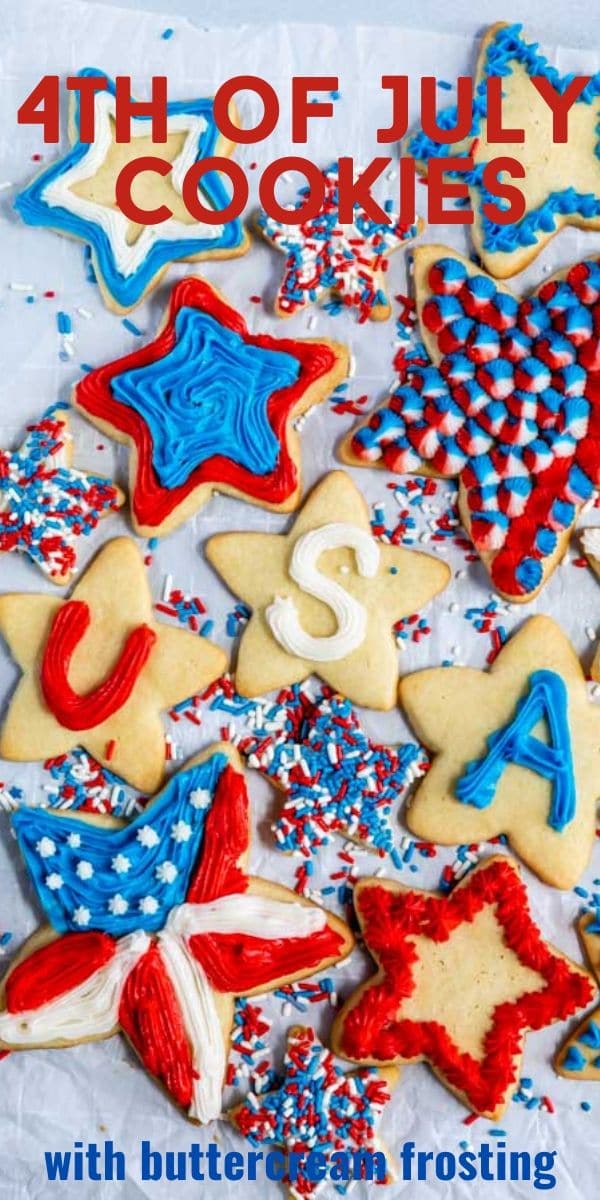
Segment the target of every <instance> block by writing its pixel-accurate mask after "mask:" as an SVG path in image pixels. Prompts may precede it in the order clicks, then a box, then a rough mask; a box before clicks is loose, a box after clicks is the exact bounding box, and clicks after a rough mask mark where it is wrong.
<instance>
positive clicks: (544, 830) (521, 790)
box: [400, 616, 600, 889]
mask: <svg viewBox="0 0 600 1200" xmlns="http://www.w3.org/2000/svg"><path fill="white" fill-rule="evenodd" d="M400 704H401V706H402V707H403V709H404V711H405V713H406V716H407V718H408V720H409V722H410V724H411V725H412V727H413V729H414V731H415V733H416V735H417V737H418V738H419V740H420V741H422V742H423V744H424V745H425V746H426V747H427V748H428V749H429V750H430V751H431V752H432V762H431V765H430V768H429V771H428V772H427V775H426V776H425V777H424V779H423V780H422V781H421V782H420V783H419V785H418V787H417V790H416V793H415V794H414V796H413V797H412V798H411V803H410V806H409V808H408V812H407V814H406V819H407V822H408V825H409V827H410V829H411V831H412V832H413V833H414V834H416V835H417V836H418V837H422V838H423V839H424V840H427V841H432V842H441V843H443V844H446V845H448V844H449V845H454V844H457V845H458V844H463V843H469V842H480V841H489V840H490V838H492V837H495V836H497V835H499V834H505V835H506V836H507V838H508V840H509V842H510V844H511V846H512V848H513V849H514V850H515V852H516V853H517V854H518V855H519V857H520V858H522V859H523V861H524V862H525V863H526V864H527V866H528V867H530V868H531V870H532V871H535V873H536V874H537V875H539V877H540V878H541V879H543V880H545V881H546V882H547V883H550V884H552V886H554V887H558V888H565V889H566V888H571V887H573V886H574V885H575V884H576V883H577V881H578V879H579V878H580V877H581V875H582V873H583V871H584V870H585V868H586V866H587V864H588V862H589V859H590V855H591V853H592V848H593V846H594V841H595V824H596V821H595V818H596V801H597V796H598V783H597V780H598V771H599V769H600V708H599V707H598V706H597V705H595V704H593V703H591V702H590V700H589V698H588V691H587V685H586V680H585V675H584V672H583V670H582V668H581V665H580V663H579V660H578V658H577V656H576V654H575V651H574V650H573V647H572V646H571V644H570V642H569V640H568V638H567V637H566V636H565V634H564V633H563V632H562V630H561V628H560V626H559V625H557V624H556V622H554V621H553V620H551V619H550V617H543V616H537V617H531V618H530V619H529V620H528V621H527V622H526V623H525V624H524V626H523V627H522V628H521V629H520V630H519V632H518V633H516V634H514V635H513V637H512V638H510V640H509V641H508V642H507V643H506V645H505V646H504V647H503V649H502V650H501V651H500V653H499V654H498V656H497V657H496V659H495V660H494V663H493V665H492V667H491V669H490V670H489V671H479V670H474V669H472V668H470V667H440V668H432V669H430V670H426V671H420V672H417V673H416V674H414V675H410V676H407V677H405V678H404V679H402V680H401V682H400Z"/></svg>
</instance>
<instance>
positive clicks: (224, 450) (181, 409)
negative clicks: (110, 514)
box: [73, 276, 349, 537]
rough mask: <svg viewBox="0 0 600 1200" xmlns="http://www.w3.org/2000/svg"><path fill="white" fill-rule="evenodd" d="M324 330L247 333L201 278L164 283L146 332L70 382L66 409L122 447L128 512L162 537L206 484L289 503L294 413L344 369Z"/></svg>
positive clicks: (295, 445) (292, 500)
mask: <svg viewBox="0 0 600 1200" xmlns="http://www.w3.org/2000/svg"><path fill="white" fill-rule="evenodd" d="M348 362H349V359H348V352H347V350H346V348H345V347H344V346H341V345H340V344H339V343H338V342H331V341H328V340H327V339H326V338H320V339H314V340H313V339H311V338H274V337H270V336H268V335H267V334H253V333H251V332H250V331H249V329H248V327H247V325H246V322H245V321H244V318H243V317H242V316H241V314H240V313H238V312H237V311H236V310H235V309H234V308H232V307H231V305H229V304H228V303H227V301H226V300H225V298H224V297H223V296H222V295H221V294H220V293H219V292H218V291H217V290H216V288H213V287H212V286H211V284H209V283H208V282H207V281H206V280H204V279H195V278H193V277H191V276H188V277H187V278H186V279H182V280H181V281H180V283H178V284H176V286H175V287H174V288H173V291H172V293H171V299H170V303H169V307H168V310H167V313H166V316H165V321H164V323H163V326H162V328H161V330H160V332H159V333H158V336H157V337H156V338H155V340H154V341H153V342H150V344H149V345H147V346H144V347H142V349H141V350H136V351H135V352H134V353H133V354H128V355H126V356H125V357H124V358H120V359H117V360H116V362H112V363H107V364H106V365H105V366H102V367H98V369H97V370H95V371H90V373H89V374H88V375H86V376H85V377H84V378H83V379H82V380H81V381H80V382H79V383H78V384H77V385H76V387H75V390H74V393H73V400H74V403H75V406H76V407H77V408H78V409H79V410H80V411H81V412H82V413H84V415H85V416H86V417H88V418H89V419H90V420H91V421H93V422H94V424H95V425H97V426H98V428H99V429H101V430H102V431H103V432H105V433H108V434H109V435H110V436H111V437H115V438H117V440H118V441H120V442H126V443H127V444H128V445H129V446H130V447H131V457H130V472H129V474H130V484H129V490H130V495H131V515H132V520H133V524H134V528H135V529H136V531H137V532H138V533H139V534H140V535H143V536H148V537H151V536H157V535H161V534H166V533H169V532H170V531H171V530H172V529H174V528H175V527H176V526H177V525H179V524H181V522H182V521H185V520H186V519H187V518H188V517H190V516H191V515H192V514H193V513H195V512H196V511H197V509H199V508H201V507H202V505H204V504H206V503H207V501H208V500H209V499H210V498H211V496H212V494H213V491H214V490H215V489H218V490H219V491H220V492H226V493H227V494H228V495H230V496H237V497H240V498H242V499H244V500H248V501H250V502H251V503H253V504H259V505H260V506H261V507H263V508H270V509H275V510H277V511H279V512H289V511H290V510H291V509H293V508H297V506H298V504H299V502H300V495H301V481H300V441H299V438H298V434H297V433H296V430H295V428H294V421H295V420H296V418H297V417H299V416H300V415H301V414H302V413H304V412H306V411H307V410H308V409H309V408H312V406H313V405H314V404H319V403H320V402H321V401H322V400H324V399H325V397H326V396H327V395H328V394H329V392H330V391H332V389H333V388H335V387H336V386H337V385H338V384H339V383H340V382H341V380H342V379H344V378H345V376H346V374H347V371H348Z"/></svg>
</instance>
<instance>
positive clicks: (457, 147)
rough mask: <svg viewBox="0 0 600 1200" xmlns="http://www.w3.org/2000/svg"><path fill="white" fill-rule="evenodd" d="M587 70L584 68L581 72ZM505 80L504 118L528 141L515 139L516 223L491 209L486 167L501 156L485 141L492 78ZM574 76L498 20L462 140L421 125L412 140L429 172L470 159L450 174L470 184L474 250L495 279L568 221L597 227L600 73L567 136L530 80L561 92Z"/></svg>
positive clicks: (573, 112) (450, 115) (575, 110)
mask: <svg viewBox="0 0 600 1200" xmlns="http://www.w3.org/2000/svg"><path fill="white" fill-rule="evenodd" d="M582 74H583V72H582ZM494 77H500V78H501V79H502V85H501V86H502V119H503V124H504V127H505V128H507V129H512V128H515V127H516V128H517V129H523V132H524V140H523V141H522V142H519V141H515V142H513V143H511V146H510V155H511V158H513V159H516V161H517V162H518V163H520V164H521V165H522V167H523V169H524V178H523V179H522V180H521V181H520V182H519V187H520V189H521V191H522V194H523V195H524V198H525V212H524V214H523V216H522V217H521V218H520V219H519V220H518V221H513V222H509V223H503V224H501V223H499V222H497V221H494V220H493V218H492V217H491V216H488V215H486V209H485V207H484V206H485V205H486V204H487V203H489V201H490V200H491V199H494V198H493V197H491V196H490V194H489V192H488V191H487V190H486V187H485V184H484V179H483V173H484V170H485V167H486V164H487V163H489V162H490V161H492V160H493V159H494V158H496V157H497V155H498V143H497V142H492V141H489V142H488V140H487V117H488V94H487V86H488V80H490V79H491V78H494ZM572 78H573V77H572V76H570V75H564V76H563V75H561V74H560V72H559V71H558V70H557V69H556V68H555V67H553V66H552V65H551V64H550V63H549V62H548V60H547V58H545V57H544V55H543V54H541V53H540V52H539V49H538V46H537V44H535V43H531V42H528V41H527V40H526V39H525V38H524V37H523V36H522V33H521V26H520V25H506V24H504V23H498V24H496V25H494V26H492V27H491V29H489V30H488V31H487V33H486V35H485V37H484V39H483V42H482V46H481V52H480V55H479V60H478V64H477V70H476V75H475V79H474V85H473V91H474V101H473V108H472V125H471V129H470V132H469V134H468V136H467V137H466V138H465V139H464V140H463V141H460V142H455V143H452V144H449V143H448V142H447V141H446V142H437V141H435V140H433V139H432V138H429V137H428V136H427V135H425V134H424V133H423V132H422V131H418V132H417V133H414V134H412V135H411V136H410V137H409V138H408V139H407V150H408V153H410V154H411V155H412V156H413V157H414V158H415V159H416V160H417V163H418V165H419V166H420V167H421V169H422V170H423V172H424V173H426V172H427V166H428V163H429V162H430V161H431V160H432V159H434V158H439V157H442V158H446V157H457V156H458V157H470V158H472V160H473V167H472V169H470V170H468V171H456V172H453V173H451V175H452V177H456V178H459V179H460V180H461V181H462V182H463V183H464V182H466V183H467V184H468V185H469V191H470V195H471V206H472V208H473V211H474V223H473V225H472V231H473V241H474V244H475V249H476V250H477V253H478V255H479V257H480V259H481V261H482V263H483V265H484V266H485V267H486V268H487V269H488V270H489V271H491V273H492V274H493V275H494V276H495V277H496V278H507V277H508V276H511V275H515V274H516V273H517V272H519V271H521V270H523V269H524V267H526V266H527V264H528V263H529V262H531V261H532V259H534V258H535V257H536V256H537V255H538V254H539V253H540V251H541V250H542V249H543V247H544V246H545V245H546V243H547V242H548V241H549V240H550V238H552V237H553V236H554V235H555V234H556V233H558V231H559V230H560V229H562V228H563V227H564V226H566V225H574V226H575V227H576V228H578V229H584V230H592V231H593V230H598V229H600V168H599V165H598V148H599V146H600V140H599V136H598V124H599V121H600V71H596V73H595V74H594V75H593V76H591V77H589V78H588V79H587V82H586V83H585V86H584V87H583V90H582V91H581V92H580V94H579V96H578V97H577V99H576V100H575V102H574V103H573V105H572V106H571V108H570V110H569V113H568V139H567V140H566V141H563V142H560V141H557V140H556V139H555V138H554V133H553V116H552V113H551V110H550V108H549V106H548V104H547V102H546V101H545V100H544V99H543V97H542V95H541V94H540V92H539V91H538V90H536V88H535V87H534V85H533V82H532V80H533V79H538V80H540V79H541V80H542V81H543V82H544V83H545V84H546V86H549V87H550V88H551V89H552V90H553V91H555V92H559V93H563V92H564V91H565V90H566V88H567V87H568V85H569V84H570V83H571V81H572ZM443 122H445V123H446V124H445V127H446V128H449V129H450V128H452V127H453V126H455V124H456V107H451V108H450V109H448V110H446V112H445V113H442V114H441V117H440V123H443Z"/></svg>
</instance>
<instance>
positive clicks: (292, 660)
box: [206, 471, 450, 709]
mask: <svg viewBox="0 0 600 1200" xmlns="http://www.w3.org/2000/svg"><path fill="white" fill-rule="evenodd" d="M206 554H207V557H208V559H209V562H211V563H212V565H213V566H214V567H215V569H216V570H217V571H218V572H219V574H220V575H221V576H222V578H223V579H224V581H225V583H226V584H227V585H228V587H229V588H231V591H232V592H234V593H235V594H236V595H238V596H239V597H240V598H241V599H242V600H243V601H244V602H245V603H246V604H248V605H249V606H250V607H251V608H252V609H253V612H252V616H251V617H250V621H249V623H248V625H247V626H246V628H245V630H244V632H243V634H242V640H241V644H240V648H239V653H238V661H237V669H236V675H235V683H236V688H237V690H238V692H239V693H240V694H241V695H242V696H257V695H259V694H260V693H261V692H267V691H270V690H271V688H280V687H284V686H287V685H288V684H292V683H299V682H300V681H301V680H303V679H304V678H305V677H306V676H307V675H309V674H310V673H311V672H312V671H314V672H315V673H316V674H317V675H320V676H321V678H322V679H323V680H325V682H326V683H328V684H329V685H330V686H331V687H332V688H334V690H335V691H338V692H341V693H342V695H344V696H347V697H348V699H349V700H351V701H353V703H355V704H363V705H366V706H368V707H371V708H383V709H386V708H392V707H393V706H394V703H395V699H396V694H395V693H396V685H397V681H398V658H397V652H396V646H395V642H394V638H393V634H392V626H393V625H394V623H395V622H396V621H398V620H400V618H401V617H405V616H408V614H410V613H413V612H415V610H416V609H418V608H421V607H422V605H424V604H426V603H428V602H429V600H431V599H433V597H434V596H436V595H437V594H438V592H441V591H442V590H443V588H444V587H445V586H446V584H447V582H448V579H449V576H450V571H449V568H448V566H447V564H446V563H443V562H440V561H439V560H438V559H435V558H433V557H431V556H430V555H427V554H419V553H417V552H416V551H414V550H404V549H402V548H400V547H398V546H387V545H384V544H382V543H381V542H378V541H376V540H375V538H374V537H373V535H372V532H371V526H370V522H369V513H368V509H367V506H366V504H365V502H364V500H363V497H362V496H361V494H360V492H359V491H358V489H357V487H356V486H355V484H354V483H353V482H352V480H351V479H350V477H349V476H348V475H346V474H345V473H344V472H343V471H333V472H331V473H330V474H329V475H327V476H326V477H325V478H324V479H323V480H322V481H321V482H320V483H319V484H317V486H316V487H315V488H314V490H313V491H312V492H311V494H310V496H309V497H308V499H307V501H306V503H305V504H304V507H303V509H302V511H301V512H300V514H299V515H298V517H297V518H296V520H295V522H294V525H293V526H292V528H291V530H290V532H289V533H287V534H273V533H223V534H216V536H215V537H212V538H210V539H209V540H208V542H207V544H206Z"/></svg>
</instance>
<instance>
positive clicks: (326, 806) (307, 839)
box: [236, 684, 425, 857]
mask: <svg viewBox="0 0 600 1200" xmlns="http://www.w3.org/2000/svg"><path fill="white" fill-rule="evenodd" d="M248 725H249V726H250V728H251V732H249V733H245V732H244V733H243V734H242V735H241V736H240V737H239V738H238V740H237V742H236V745H237V747H238V749H239V750H240V751H241V753H242V754H243V755H244V757H245V759H246V760H247V762H248V766H250V767H256V768H257V769H258V770H259V771H262V772H263V774H265V775H266V776H267V777H268V778H269V779H270V780H271V781H272V782H273V783H274V784H275V786H276V787H278V788H279V789H280V790H281V791H282V792H283V793H284V795H285V800H284V802H283V806H282V809H281V812H280V814H279V816H278V817H277V820H276V821H275V823H274V824H273V833H274V834H275V839H276V843H277V846H278V848H279V849H280V850H284V851H285V852H287V853H292V854H298V853H300V854H302V855H303V856H304V857H308V855H310V854H317V853H318V850H319V848H320V847H321V846H326V845H328V844H329V842H331V841H332V839H333V836H334V834H336V833H337V834H339V835H340V836H341V837H344V838H350V839H352V841H355V842H357V843H358V844H359V845H360V846H364V847H366V848H368V849H369V850H373V851H375V852H376V853H378V854H380V855H382V856H383V855H384V854H389V853H391V852H393V849H394V839H393V834H392V827H391V824H390V811H391V808H392V805H393V804H394V803H395V802H396V801H397V800H398V798H399V796H400V795H401V794H402V792H403V791H404V790H405V789H406V788H407V786H408V784H409V783H411V782H412V780H413V779H415V778H416V777H417V776H419V775H421V774H422V773H423V771H424V769H425V764H424V755H423V753H422V752H421V750H420V749H419V747H418V746H416V745H415V743H414V742H406V743H404V744H403V745H401V746H397V747H392V746H382V745H379V744H378V743H376V742H374V741H372V740H371V738H370V737H368V736H367V734H366V733H365V731H364V729H363V728H362V726H361V723H360V721H359V719H358V716H357V713H356V711H355V709H354V708H353V707H352V705H351V704H350V701H349V700H346V699H345V697H344V696H339V695H336V693H335V692H332V690H331V688H328V687H321V688H320V689H319V690H318V692H317V693H316V694H315V691H314V689H313V688H309V687H307V686H306V685H304V686H302V685H301V684H294V686H293V687H291V688H284V689H283V690H282V691H281V692H280V693H279V694H278V695H277V696H276V698H275V700H265V701H264V703H262V704H257V705H256V708H255V711H254V712H252V713H250V715H249V717H248Z"/></svg>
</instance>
